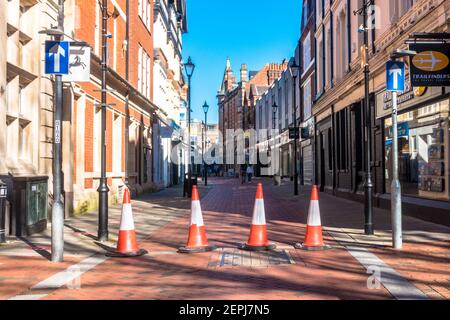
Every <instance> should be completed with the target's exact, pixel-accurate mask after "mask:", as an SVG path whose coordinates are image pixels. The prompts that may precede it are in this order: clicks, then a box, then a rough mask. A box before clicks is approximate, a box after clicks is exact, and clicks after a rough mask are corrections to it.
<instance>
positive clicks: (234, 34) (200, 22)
mask: <svg viewBox="0 0 450 320" xmlns="http://www.w3.org/2000/svg"><path fill="white" fill-rule="evenodd" d="M301 2H302V1H300V0H277V1H273V0H187V16H188V33H187V34H185V35H184V37H183V42H184V43H183V59H184V61H187V58H188V56H191V57H192V60H193V62H194V63H195V65H196V67H195V71H194V75H193V77H192V91H191V95H192V97H191V99H192V110H193V113H192V118H193V119H194V118H196V119H204V114H203V109H202V105H203V103H204V102H205V100H206V101H207V102H208V104H209V106H210V108H209V112H208V123H217V122H218V110H217V99H216V94H217V91H218V89H219V87H220V84H221V81H222V77H223V72H224V70H225V62H226V59H227V57H229V58H230V60H231V67H232V69H233V72H234V75H235V77H236V78H237V80H238V81H239V69H240V66H241V64H242V63H245V64H247V69H248V70H249V71H253V70H254V71H256V70H259V69H260V68H261V67H263V66H264V65H265V64H266V63H269V62H281V61H282V60H283V59H284V58H287V59H289V57H291V56H293V54H294V50H295V47H296V46H297V41H298V39H299V36H300V17H301Z"/></svg>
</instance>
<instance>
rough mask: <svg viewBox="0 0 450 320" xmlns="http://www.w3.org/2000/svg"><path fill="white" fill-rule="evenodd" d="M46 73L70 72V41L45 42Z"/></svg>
mask: <svg viewBox="0 0 450 320" xmlns="http://www.w3.org/2000/svg"><path fill="white" fill-rule="evenodd" d="M45 73H46V74H68V73H69V42H67V41H46V42H45Z"/></svg>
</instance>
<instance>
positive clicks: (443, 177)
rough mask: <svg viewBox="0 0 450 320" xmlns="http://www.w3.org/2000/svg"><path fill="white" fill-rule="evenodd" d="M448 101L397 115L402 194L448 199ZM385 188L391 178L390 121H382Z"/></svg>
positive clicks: (449, 157) (388, 188)
mask: <svg viewBox="0 0 450 320" xmlns="http://www.w3.org/2000/svg"><path fill="white" fill-rule="evenodd" d="M448 119H449V100H448V99H446V100H442V101H438V102H436V103H432V104H429V105H426V106H424V107H420V108H417V109H414V110H411V111H407V112H403V113H399V114H398V116H397V120H398V143H399V155H398V161H399V178H400V183H401V186H402V193H403V194H405V195H411V196H419V197H424V198H430V199H441V200H449V194H450V193H449V183H448V180H449V173H448V172H449V160H450V153H449V123H448V122H449V120H448ZM384 130H385V131H384V134H385V139H384V148H385V183H386V185H385V187H386V191H387V192H388V193H389V192H390V185H391V181H392V180H391V179H392V158H391V157H392V152H391V151H392V120H391V118H386V119H385V120H384Z"/></svg>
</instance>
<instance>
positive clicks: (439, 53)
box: [409, 43, 450, 87]
mask: <svg viewBox="0 0 450 320" xmlns="http://www.w3.org/2000/svg"><path fill="white" fill-rule="evenodd" d="M409 49H410V50H414V51H416V52H417V54H416V55H415V56H414V57H411V64H410V75H411V85H412V86H413V87H421V86H424V87H445V86H450V44H448V43H439V44H432V43H415V44H410V45H409Z"/></svg>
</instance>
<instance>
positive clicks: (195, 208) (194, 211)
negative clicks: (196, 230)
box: [191, 200, 203, 227]
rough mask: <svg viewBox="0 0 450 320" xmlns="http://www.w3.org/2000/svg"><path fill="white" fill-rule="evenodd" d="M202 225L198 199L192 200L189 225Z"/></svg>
mask: <svg viewBox="0 0 450 320" xmlns="http://www.w3.org/2000/svg"><path fill="white" fill-rule="evenodd" d="M193 224H195V225H197V226H198V227H202V226H203V216H202V208H201V206H200V201H199V200H194V201H192V204H191V225H193Z"/></svg>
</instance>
